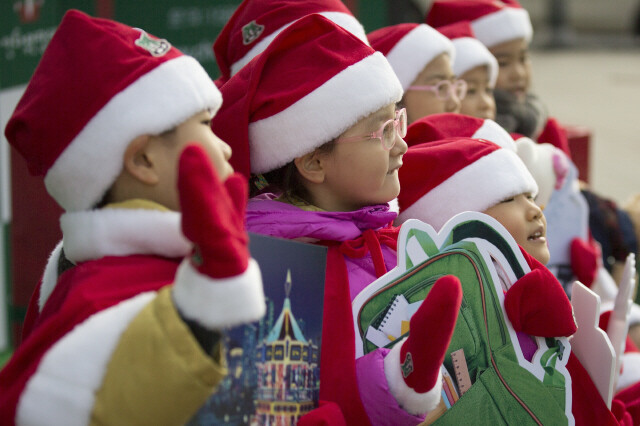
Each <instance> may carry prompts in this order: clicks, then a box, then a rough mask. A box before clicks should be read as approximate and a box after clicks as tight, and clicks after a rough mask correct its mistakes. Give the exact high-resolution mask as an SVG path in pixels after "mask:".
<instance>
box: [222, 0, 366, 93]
mask: <svg viewBox="0 0 640 426" xmlns="http://www.w3.org/2000/svg"><path fill="white" fill-rule="evenodd" d="M312 13H318V14H320V15H322V16H324V17H325V18H327V19H329V20H330V21H333V22H335V23H336V24H338V25H340V26H341V27H342V28H344V29H345V30H347V31H349V32H351V33H352V34H354V35H355V36H356V37H358V38H359V39H360V40H362V41H363V42H365V43H368V42H367V36H366V34H365V31H364V28H363V27H362V24H360V22H359V21H358V20H357V19H356V18H355V17H354V16H353V14H352V13H351V12H350V11H349V9H347V7H346V6H345V5H344V4H343V3H342V2H341V1H340V0H305V1H300V0H245V1H243V2H242V3H241V4H240V6H239V7H238V9H236V11H235V12H234V14H233V15H232V16H231V18H229V21H227V23H226V24H225V26H224V28H222V31H221V32H220V34H219V35H218V38H216V40H215V42H214V44H213V52H214V54H215V57H216V62H217V64H218V67H219V68H220V72H221V76H220V82H221V83H223V82H226V81H227V80H228V79H229V78H230V77H231V76H232V75H234V74H236V73H237V72H238V71H239V70H240V69H241V68H242V67H244V66H245V65H246V64H248V63H249V61H251V59H253V58H255V57H256V56H257V55H259V54H260V53H261V52H263V51H264V50H265V49H266V48H267V46H268V45H269V43H271V42H272V41H273V39H274V38H275V37H276V36H277V35H278V34H280V33H281V32H282V30H284V29H285V28H287V27H288V26H289V25H291V24H292V23H294V22H295V21H297V20H298V19H300V18H302V17H304V16H307V15H309V14H312Z"/></svg>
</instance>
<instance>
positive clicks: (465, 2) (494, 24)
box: [426, 0, 533, 48]
mask: <svg viewBox="0 0 640 426" xmlns="http://www.w3.org/2000/svg"><path fill="white" fill-rule="evenodd" d="M460 21H468V22H469V23H470V24H471V28H473V32H474V34H475V36H476V38H477V39H478V40H480V41H481V42H482V43H483V44H484V45H485V46H487V47H489V48H491V47H493V46H495V45H497V44H500V43H504V42H507V41H510V40H514V39H517V38H524V39H525V40H527V41H531V37H532V36H533V28H532V26H531V19H530V18H529V13H528V12H527V11H526V10H525V9H524V8H522V6H520V4H519V3H518V2H517V1H515V0H509V1H499V0H434V2H433V3H432V5H431V9H429V11H428V12H427V16H426V23H427V24H429V25H431V26H433V27H442V26H445V25H450V24H453V23H456V22H460Z"/></svg>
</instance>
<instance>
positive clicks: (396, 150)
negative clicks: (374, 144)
mask: <svg viewBox="0 0 640 426" xmlns="http://www.w3.org/2000/svg"><path fill="white" fill-rule="evenodd" d="M407 149H409V145H407V143H406V142H405V141H404V139H402V138H401V137H400V136H399V135H398V134H396V143H395V145H393V148H392V149H391V155H404V154H405V152H407Z"/></svg>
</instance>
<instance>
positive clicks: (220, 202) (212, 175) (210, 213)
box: [178, 145, 249, 278]
mask: <svg viewBox="0 0 640 426" xmlns="http://www.w3.org/2000/svg"><path fill="white" fill-rule="evenodd" d="M178 190H179V192H180V208H181V210H182V232H183V233H184V235H185V236H186V237H187V238H188V239H189V240H190V241H191V242H193V243H194V245H195V247H194V254H193V256H192V258H191V261H192V263H193V265H194V267H195V268H196V269H197V270H198V272H200V273H202V274H205V275H208V276H210V277H213V278H226V277H230V276H234V275H238V274H240V273H242V272H243V271H244V270H245V269H247V264H248V261H249V250H248V248H247V245H248V238H247V234H246V232H245V230H244V211H245V206H246V203H247V181H246V180H245V178H244V177H243V176H242V175H240V174H238V173H234V174H232V175H231V176H229V177H228V178H227V179H226V180H225V182H224V183H222V182H220V179H219V178H218V175H217V173H216V172H215V170H214V169H213V167H212V166H211V163H210V162H209V159H208V157H207V154H206V153H205V151H204V150H203V149H202V148H201V147H199V146H198V145H190V146H188V147H187V148H186V149H185V150H184V151H183V153H182V155H181V157H180V169H179V176H178Z"/></svg>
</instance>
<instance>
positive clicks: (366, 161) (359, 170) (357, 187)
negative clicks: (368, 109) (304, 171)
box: [320, 104, 407, 211]
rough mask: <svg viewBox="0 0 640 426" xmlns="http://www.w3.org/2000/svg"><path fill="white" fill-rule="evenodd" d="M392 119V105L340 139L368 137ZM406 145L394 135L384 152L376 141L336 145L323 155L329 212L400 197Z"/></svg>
mask: <svg viewBox="0 0 640 426" xmlns="http://www.w3.org/2000/svg"><path fill="white" fill-rule="evenodd" d="M394 117H395V105H393V104H391V105H388V106H386V107H384V108H382V109H380V110H378V111H376V112H374V113H373V114H371V115H369V116H368V117H365V118H363V119H362V120H360V121H359V122H358V123H356V124H355V125H354V126H353V127H351V128H350V129H348V130H347V131H345V132H344V133H343V134H342V135H340V136H341V137H342V136H344V137H349V136H357V135H362V134H367V133H372V132H375V131H377V130H378V129H380V127H381V126H382V125H383V124H384V123H385V122H386V121H387V120H390V119H393V118H394ZM405 152H407V144H406V143H405V141H404V140H402V138H400V137H399V136H398V135H397V134H396V143H395V145H394V146H393V147H392V148H391V149H390V150H386V149H385V148H384V147H383V145H382V142H381V141H380V140H379V139H362V140H358V141H353V142H347V143H336V144H335V146H334V148H333V150H332V151H331V152H330V153H326V154H325V156H326V157H325V159H324V160H323V161H324V170H325V180H324V182H323V185H324V188H323V192H324V193H325V194H327V196H326V197H325V199H326V205H324V206H320V207H322V208H324V209H325V210H330V211H353V210H357V209H359V208H362V207H365V206H370V205H374V204H383V203H387V202H389V201H391V200H393V199H394V198H396V197H397V196H398V194H399V193H400V181H399V179H398V169H399V168H400V166H402V156H403V155H404V153H405Z"/></svg>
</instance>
